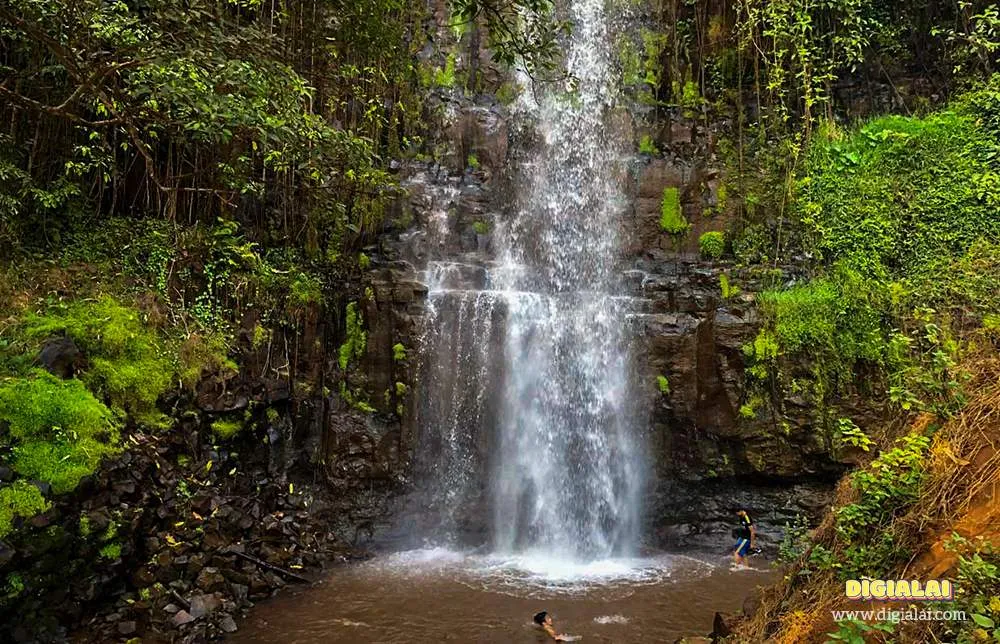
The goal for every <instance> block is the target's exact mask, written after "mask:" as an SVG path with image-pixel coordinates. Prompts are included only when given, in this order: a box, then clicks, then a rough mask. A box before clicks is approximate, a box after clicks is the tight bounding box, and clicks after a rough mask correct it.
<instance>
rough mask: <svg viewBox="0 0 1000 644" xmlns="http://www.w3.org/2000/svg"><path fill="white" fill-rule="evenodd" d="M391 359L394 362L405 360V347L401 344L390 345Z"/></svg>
mask: <svg viewBox="0 0 1000 644" xmlns="http://www.w3.org/2000/svg"><path fill="white" fill-rule="evenodd" d="M392 359H393V360H394V361H396V362H402V361H404V360H406V347H405V346H403V343H402V342H397V343H396V344H394V345H392Z"/></svg>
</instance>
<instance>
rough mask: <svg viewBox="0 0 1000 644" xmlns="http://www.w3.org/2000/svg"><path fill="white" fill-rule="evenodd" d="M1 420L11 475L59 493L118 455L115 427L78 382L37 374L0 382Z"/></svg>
mask: <svg viewBox="0 0 1000 644" xmlns="http://www.w3.org/2000/svg"><path fill="white" fill-rule="evenodd" d="M0 420H3V421H5V422H6V423H7V424H8V426H9V440H10V445H11V447H12V448H13V463H12V464H13V468H14V471H15V472H17V473H18V474H19V475H21V476H23V477H25V478H29V479H37V480H41V481H46V482H48V483H50V484H51V485H52V489H53V491H55V492H56V493H57V494H61V493H63V492H68V491H70V490H72V489H73V488H75V487H76V486H77V484H78V483H79V482H80V479H82V478H83V477H85V476H88V475H89V474H92V473H93V472H94V471H95V470H96V469H97V466H98V465H99V464H100V462H101V460H102V459H103V458H104V457H105V456H109V455H112V454H114V453H116V452H117V446H118V422H117V421H116V419H115V418H114V417H113V416H112V414H111V412H110V411H109V410H108V408H107V407H105V406H104V405H103V404H101V402H100V401H98V400H97V399H96V398H94V396H93V394H91V393H90V392H89V391H88V390H87V388H86V387H85V386H84V385H83V383H82V382H80V381H79V380H75V379H74V380H59V379H57V378H55V377H54V376H52V375H51V374H49V373H47V372H44V371H35V372H33V373H32V374H30V375H29V376H28V377H25V378H12V379H8V380H6V381H2V382H0Z"/></svg>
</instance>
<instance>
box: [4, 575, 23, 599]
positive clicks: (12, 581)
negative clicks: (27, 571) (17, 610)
mask: <svg viewBox="0 0 1000 644" xmlns="http://www.w3.org/2000/svg"><path fill="white" fill-rule="evenodd" d="M4 592H5V594H6V595H7V597H17V596H18V595H20V594H21V593H23V592H24V579H23V578H22V577H21V575H19V574H17V573H16V572H12V573H10V574H9V575H7V585H6V587H5V588H4Z"/></svg>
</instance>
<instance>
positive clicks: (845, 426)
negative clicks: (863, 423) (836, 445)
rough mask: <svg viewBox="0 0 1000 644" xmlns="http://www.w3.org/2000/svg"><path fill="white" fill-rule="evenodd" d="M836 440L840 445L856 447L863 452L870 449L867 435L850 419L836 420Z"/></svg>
mask: <svg viewBox="0 0 1000 644" xmlns="http://www.w3.org/2000/svg"><path fill="white" fill-rule="evenodd" d="M837 439H838V440H839V441H840V443H841V445H846V446H849V447H857V448H859V449H860V450H862V451H864V452H868V451H870V450H871V448H872V439H870V438H868V435H867V434H865V433H864V432H863V431H862V430H861V428H860V427H858V426H857V425H856V424H855V423H854V421H853V420H851V419H850V418H840V419H838V420H837Z"/></svg>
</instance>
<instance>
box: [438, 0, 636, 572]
mask: <svg viewBox="0 0 1000 644" xmlns="http://www.w3.org/2000/svg"><path fill="white" fill-rule="evenodd" d="M570 12H571V19H572V21H573V24H574V29H573V33H572V35H571V36H570V37H569V38H568V42H567V44H566V50H567V58H566V65H567V69H568V71H569V73H570V75H571V76H572V77H573V78H575V79H576V90H575V91H574V92H571V93H569V92H566V91H562V89H561V88H554V87H544V86H543V87H536V88H535V90H536V91H531V90H530V88H527V89H528V91H525V92H524V93H523V94H522V97H521V99H520V102H519V103H518V105H517V106H515V108H514V110H513V114H512V118H513V121H514V127H515V128H516V130H517V131H518V132H520V133H521V134H522V135H523V136H519V137H517V139H518V140H522V139H530V140H531V141H532V142H531V143H530V144H526V145H525V146H524V147H522V148H520V149H517V150H516V153H515V154H514V155H513V157H512V158H514V159H516V161H515V162H514V167H513V168H512V171H513V174H514V176H515V180H514V183H513V185H514V192H515V193H516V195H515V198H514V201H513V207H512V208H511V211H510V212H509V213H507V215H506V216H504V217H501V218H500V220H499V221H497V222H496V224H495V228H494V231H493V246H494V251H495V256H496V261H495V262H493V263H489V264H485V265H484V266H483V267H482V273H481V275H480V274H475V271H473V270H472V269H471V267H469V266H464V268H463V265H461V264H449V263H447V262H434V263H432V265H431V269H430V271H431V272H432V275H431V276H430V279H429V284H430V290H429V297H428V300H429V310H430V314H429V316H428V331H427V335H426V336H425V340H424V342H425V344H424V346H425V355H426V357H427V360H426V363H427V368H426V369H425V372H424V373H425V375H424V378H425V381H424V383H423V391H422V396H423V398H424V401H425V403H424V406H423V412H422V418H421V425H422V432H423V434H424V435H425V436H427V437H430V438H429V439H426V440H425V441H424V443H423V445H424V447H423V448H422V449H424V450H425V451H427V452H429V453H427V454H424V455H422V458H425V459H429V460H430V462H431V464H430V465H428V469H429V470H430V472H431V479H432V483H431V484H430V488H429V491H430V493H431V494H432V495H434V496H436V497H437V500H438V502H439V503H440V505H441V506H442V507H444V508H445V509H446V512H445V515H446V516H445V518H444V520H443V523H442V525H443V527H444V529H445V530H446V531H447V530H454V529H455V528H456V527H457V525H456V522H460V521H459V520H458V519H457V518H456V517H455V515H454V511H455V509H456V508H457V509H458V512H459V513H469V512H475V513H486V515H487V516H488V517H491V521H490V528H489V541H490V543H491V546H492V547H493V548H494V550H496V551H497V552H504V553H518V552H532V553H541V554H545V555H547V556H557V557H560V558H570V559H576V560H591V559H600V558H606V557H610V556H617V555H625V554H628V553H630V552H631V551H632V550H633V549H634V548H635V546H636V544H637V541H638V526H639V523H640V517H639V507H640V498H639V497H640V492H641V487H642V482H643V473H644V467H643V456H642V445H641V440H640V436H639V432H638V429H637V425H638V424H637V423H636V422H635V419H634V418H633V414H634V411H633V409H634V406H635V405H634V402H633V397H632V395H631V394H630V386H631V378H630V371H631V368H630V364H631V363H630V359H629V341H630V334H629V333H628V325H627V324H626V320H625V318H626V313H627V311H626V308H627V302H626V301H625V300H624V299H623V298H619V297H616V293H617V291H618V289H619V288H620V274H621V266H620V263H619V259H620V258H619V255H620V247H619V236H620V235H619V228H620V227H621V221H622V217H623V214H624V210H625V207H626V204H627V201H626V196H625V195H624V193H623V188H622V181H623V176H624V174H625V167H626V162H627V159H628V156H629V154H630V152H631V150H630V144H631V142H630V141H629V140H627V139H626V137H620V136H614V135H612V134H610V129H611V128H610V127H609V121H610V120H611V119H612V118H613V116H614V113H615V107H616V100H617V96H618V90H617V83H616V78H615V76H614V74H613V71H612V68H611V53H610V52H611V38H610V34H609V31H610V29H609V23H610V18H609V17H608V16H607V15H605V1H604V0H573V2H571V3H570Z"/></svg>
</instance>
